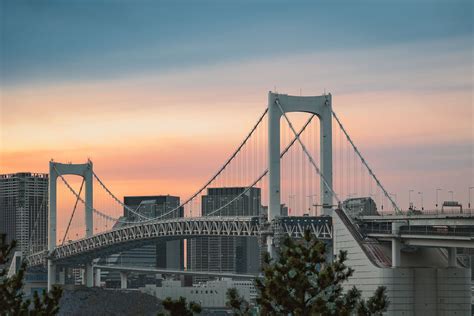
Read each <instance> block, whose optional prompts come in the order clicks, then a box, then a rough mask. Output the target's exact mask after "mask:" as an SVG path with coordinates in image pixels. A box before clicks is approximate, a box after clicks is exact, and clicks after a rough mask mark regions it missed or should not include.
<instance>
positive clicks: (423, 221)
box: [356, 210, 474, 248]
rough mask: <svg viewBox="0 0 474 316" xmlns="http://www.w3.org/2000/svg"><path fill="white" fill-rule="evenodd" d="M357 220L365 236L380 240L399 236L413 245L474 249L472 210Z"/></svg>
mask: <svg viewBox="0 0 474 316" xmlns="http://www.w3.org/2000/svg"><path fill="white" fill-rule="evenodd" d="M356 221H357V222H358V224H359V227H360V228H361V231H362V232H363V233H364V234H365V235H366V236H368V237H373V238H376V239H378V240H381V241H383V240H392V239H399V240H401V241H403V243H404V244H406V245H412V246H421V247H447V248H451V247H456V248H474V213H473V212H472V210H465V211H464V212H462V213H461V212H456V213H452V212H451V213H450V212H446V213H442V212H439V211H426V212H424V213H422V214H411V215H406V214H404V215H384V214H382V215H381V216H358V217H357V218H356ZM393 224H395V226H396V229H394V226H393Z"/></svg>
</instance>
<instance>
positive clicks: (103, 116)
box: [0, 0, 474, 208]
mask: <svg viewBox="0 0 474 316" xmlns="http://www.w3.org/2000/svg"><path fill="white" fill-rule="evenodd" d="M0 4H1V6H0V27H1V29H0V34H1V42H0V45H1V46H0V85H1V86H0V89H1V95H0V97H1V99H0V124H1V125H0V141H1V142H0V149H1V155H0V173H12V172H20V171H31V172H48V161H49V160H50V159H51V158H54V159H55V160H56V161H63V162H69V161H72V162H77V163H80V162H85V161H86V160H87V158H91V159H92V160H93V161H94V168H95V171H96V172H97V173H98V174H100V176H101V177H102V179H104V181H106V182H107V184H108V185H110V187H111V188H112V189H114V191H115V192H116V193H117V194H118V195H119V196H123V195H134V194H143V195H145V194H168V193H169V194H176V195H180V196H182V198H184V197H186V196H187V195H189V194H190V193H191V192H192V191H193V189H195V188H197V187H198V186H199V185H200V184H202V183H203V182H204V181H205V180H206V179H207V178H208V177H209V176H210V175H211V174H212V173H213V172H214V171H215V170H216V169H217V168H218V167H219V166H220V165H221V164H222V162H223V161H224V160H225V159H226V158H227V156H228V155H229V153H231V151H232V150H233V149H234V148H235V147H236V146H237V145H238V143H239V142H240V141H241V140H242V139H243V137H244V136H245V135H246V133H247V132H248V130H249V129H250V128H251V126H252V125H253V124H254V123H255V121H256V119H257V117H258V115H259V114H260V113H261V112H262V111H263V110H264V109H265V107H266V103H267V93H268V91H269V90H275V88H276V90H277V91H278V92H281V93H288V94H295V95H299V94H300V92H301V93H302V94H303V95H320V94H322V93H324V92H325V91H326V92H330V93H332V95H333V109H334V110H335V111H336V112H337V113H338V114H339V116H340V117H341V119H342V121H343V123H344V124H345V125H346V127H347V129H348V130H349V133H350V134H351V136H352V137H353V139H354V141H355V142H356V144H357V145H358V147H359V148H360V149H361V151H362V153H363V154H364V155H365V156H366V158H367V160H368V162H369V163H370V164H371V165H372V166H373V168H374V170H375V172H376V173H377V175H379V177H380V178H381V180H382V182H383V183H384V184H385V186H386V187H388V188H389V190H390V191H391V192H395V193H397V194H398V196H399V198H398V200H399V202H400V204H402V206H404V207H406V204H407V201H408V190H409V189H413V190H415V191H423V192H424V193H425V201H426V202H425V204H428V205H431V204H432V205H431V208H433V207H434V203H435V202H434V196H435V189H436V188H443V191H442V193H441V194H443V199H449V196H448V194H447V191H448V190H453V191H454V198H455V199H457V200H460V201H461V202H462V203H463V204H467V200H468V188H469V187H470V186H471V187H472V186H474V167H473V161H474V158H473V157H474V145H473V144H474V106H473V80H474V79H473V35H474V34H473V22H472V21H473V2H472V1H457V0H451V1H447V0H446V1H444V0H440V1H437V0H433V1H428V0H426V1H425V0H419V1H360V2H359V4H358V5H355V4H354V2H353V1H313V2H310V1H308V2H299V1H246V0H245V1H239V2H238V1H199V2H198V1H192V2H191V1H142V0H140V1H121V0H105V1H90V0H88V1H78V0H74V1H59V0H58V1H56V0H53V1H51V0H48V1H10V0H2V1H0ZM471 192H472V193H471V196H472V199H473V200H474V190H472V191H471Z"/></svg>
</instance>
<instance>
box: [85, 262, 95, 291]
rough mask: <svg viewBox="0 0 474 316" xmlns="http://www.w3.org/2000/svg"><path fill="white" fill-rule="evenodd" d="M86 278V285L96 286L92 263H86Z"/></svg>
mask: <svg viewBox="0 0 474 316" xmlns="http://www.w3.org/2000/svg"><path fill="white" fill-rule="evenodd" d="M84 278H85V285H86V286H87V287H93V286H94V269H93V268H92V263H86V266H85V268H84Z"/></svg>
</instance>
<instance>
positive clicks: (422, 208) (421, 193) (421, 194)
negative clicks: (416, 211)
mask: <svg viewBox="0 0 474 316" xmlns="http://www.w3.org/2000/svg"><path fill="white" fill-rule="evenodd" d="M418 194H419V195H420V198H421V210H422V211H423V210H424V207H423V192H418Z"/></svg>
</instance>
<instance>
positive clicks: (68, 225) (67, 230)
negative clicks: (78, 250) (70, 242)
mask: <svg viewBox="0 0 474 316" xmlns="http://www.w3.org/2000/svg"><path fill="white" fill-rule="evenodd" d="M85 181H86V180H85V179H84V178H82V183H81V187H80V189H79V196H81V192H82V188H83V187H84V182H85ZM77 202H79V199H77V198H76V203H74V208H73V210H72V214H71V218H69V223H68V224H67V228H66V231H65V232H64V237H63V241H62V243H61V246H63V245H64V242H65V241H66V237H67V234H68V232H69V227H71V223H72V219H73V218H74V214H75V213H76V209H77Z"/></svg>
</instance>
